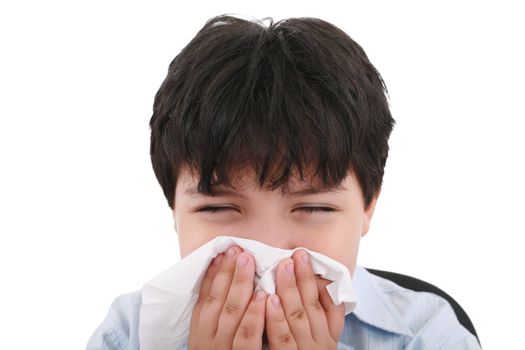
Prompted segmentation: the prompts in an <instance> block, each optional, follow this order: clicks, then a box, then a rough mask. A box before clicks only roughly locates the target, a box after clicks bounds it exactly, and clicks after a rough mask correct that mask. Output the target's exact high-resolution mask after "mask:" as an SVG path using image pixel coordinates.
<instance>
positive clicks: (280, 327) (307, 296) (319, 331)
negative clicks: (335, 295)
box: [265, 250, 345, 349]
mask: <svg viewBox="0 0 525 350" xmlns="http://www.w3.org/2000/svg"><path fill="white" fill-rule="evenodd" d="M276 279H277V283H276V284H277V294H276V295H272V296H270V297H269V298H268V300H267V301H266V324H265V327H266V333H267V336H268V342H269V345H270V349H336V347H337V341H338V340H339V337H340V335H341V332H342V330H343V327H344V310H345V309H344V305H343V304H341V305H337V306H336V305H334V303H333V302H332V298H331V297H330V295H329V294H328V291H327V290H326V288H325V287H326V285H327V284H329V283H330V282H329V281H327V280H323V279H321V278H320V277H317V276H315V275H314V274H313V272H312V268H311V266H310V261H309V258H308V253H307V252H306V251H304V250H300V251H297V252H295V254H294V255H293V256H292V259H284V260H283V261H281V263H280V264H279V266H278V268H277V278H276Z"/></svg>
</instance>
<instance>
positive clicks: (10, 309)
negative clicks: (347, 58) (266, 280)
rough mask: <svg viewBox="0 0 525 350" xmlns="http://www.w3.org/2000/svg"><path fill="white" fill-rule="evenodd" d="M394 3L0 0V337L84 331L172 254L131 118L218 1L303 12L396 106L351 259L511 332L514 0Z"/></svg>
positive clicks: (142, 119)
mask: <svg viewBox="0 0 525 350" xmlns="http://www.w3.org/2000/svg"><path fill="white" fill-rule="evenodd" d="M393 3H394V2H392V1H384V2H376V1H366V2H364V1H363V2H353V1H344V2H329V1H323V2H316V3H315V4H312V5H309V4H307V3H304V2H302V3H292V2H289V3H288V2H284V1H275V2H272V1H261V2H259V4H256V3H253V4H252V3H250V4H248V2H246V1H238V2H234V1H215V2H209V3H205V2H202V1H199V2H197V1H194V2H190V3H188V4H184V5H180V4H177V2H175V1H171V2H153V1H150V2H145V1H144V2H142V3H141V4H138V3H137V2H130V1H127V2H124V1H122V2H111V1H89V2H88V1H86V2H73V1H63V2H58V1H51V2H50V1H32V2H28V1H19V2H16V4H7V3H3V2H2V5H0V36H1V40H0V45H1V49H0V52H1V53H0V99H1V102H0V103H1V104H0V113H1V114H0V118H1V119H0V162H1V163H0V166H1V171H0V179H1V181H0V233H1V240H0V269H1V270H0V273H1V275H0V281H1V282H0V283H1V292H0V293H1V300H2V307H1V309H0V333H2V336H1V342H2V346H1V347H2V348H4V349H44V348H46V349H79V348H83V347H84V346H85V343H86V342H87V340H88V338H89V336H90V335H91V333H92V332H93V331H94V329H95V328H96V327H97V326H98V325H99V324H100V322H102V320H103V318H104V316H105V314H106V312H107V311H108V308H109V306H110V303H111V302H112V300H113V299H114V298H115V297H116V296H118V295H120V294H123V293H128V292H132V291H135V290H137V289H139V288H141V286H142V284H143V283H145V282H146V281H148V280H149V279H151V278H153V277H154V276H156V275H157V274H158V273H160V272H162V271H164V270H165V269H166V268H167V267H169V266H171V265H173V264H174V263H175V262H176V261H177V260H178V259H179V255H178V246H177V235H176V233H175V232H174V228H173V223H172V217H171V212H170V209H169V207H168V206H167V203H166V200H165V198H164V197H163V195H162V191H161V188H160V186H159V185H158V183H157V181H156V179H155V177H154V174H153V171H152V168H151V164H150V160H149V126H148V122H149V119H150V117H151V112H152V104H153V96H154V94H155V92H156V91H157V89H158V87H159V86H160V84H161V82H162V80H163V79H164V77H165V74H166V72H167V68H168V64H169V63H170V62H171V60H172V59H173V58H174V57H175V55H176V54H177V53H178V52H179V51H180V50H181V49H182V48H183V47H184V46H185V45H186V44H187V43H188V42H189V41H190V40H191V38H193V36H194V35H195V34H196V33H197V31H198V30H199V29H200V28H201V27H202V26H203V25H204V23H205V21H206V20H207V19H208V18H210V17H212V16H215V15H219V14H223V13H238V14H241V15H250V16H253V17H256V18H263V17H268V16H270V17H273V19H274V20H275V21H277V20H279V19H283V18H287V17H298V16H312V17H319V18H322V19H324V20H327V21H329V22H332V23H333V24H335V25H337V26H339V27H340V28H341V29H343V30H344V31H346V32H347V33H348V34H349V35H350V36H352V37H353V38H354V39H355V40H356V41H357V42H358V43H359V44H360V45H362V47H363V48H364V49H365V51H366V52H367V54H368V56H369V58H370V60H371V61H372V63H373V64H374V65H375V66H376V68H377V69H378V70H379V71H380V73H381V74H382V76H383V78H384V80H385V81H386V84H387V87H388V89H389V92H390V98H391V108H392V112H393V115H394V117H395V119H396V120H397V126H396V128H395V130H394V132H393V134H392V137H391V151H390V157H389V160H388V163H387V167H386V175H385V179H384V187H383V191H382V194H381V198H380V201H379V203H378V207H377V210H376V213H375V218H374V221H373V223H372V227H371V231H370V232H369V234H368V236H366V237H365V238H364V239H363V240H362V242H361V251H360V258H359V259H360V263H361V264H362V265H365V266H368V267H374V268H382V269H387V270H391V271H397V272H401V273H406V274H409V275H413V276H416V277H419V278H423V279H425V280H427V281H429V282H431V283H434V284H436V285H437V286H439V287H441V288H442V289H444V290H445V291H447V292H448V293H449V294H451V295H452V296H453V297H454V298H455V299H456V300H457V301H458V302H459V303H460V304H461V305H462V306H463V307H464V309H465V310H466V311H467V312H468V314H469V315H470V317H471V319H472V321H473V322H474V325H475V326H476V328H477V331H478V333H479V336H480V338H481V341H482V343H483V345H484V348H485V349H514V348H518V347H520V346H522V341H520V339H522V337H521V336H520V334H521V327H522V325H523V321H522V320H523V317H522V314H523V313H524V312H525V303H524V301H523V299H524V296H523V293H522V290H523V289H521V288H520V287H519V285H523V284H521V279H522V276H523V273H522V272H521V267H523V266H525V264H524V263H525V260H524V257H523V256H524V255H525V253H524V252H523V248H524V244H523V242H524V239H523V236H524V234H525V225H524V224H523V216H524V213H523V209H524V205H523V198H524V196H525V191H524V185H523V179H525V174H524V170H523V169H524V168H523V158H524V157H523V155H522V153H523V150H524V149H525V142H524V137H523V130H522V128H523V127H524V123H523V118H524V117H525V115H524V105H523V102H524V96H523V95H524V88H523V82H524V79H525V74H524V73H525V71H524V68H523V62H525V51H524V47H523V34H522V33H524V32H525V26H524V24H523V14H524V13H523V11H522V10H520V8H519V7H518V5H516V4H517V3H518V2H517V1H516V2H515V3H511V2H510V1H509V2H505V1H498V2H496V1H492V2H481V1H477V2H468V3H466V2H460V1H455V2H443V1H440V2H437V1H436V2H433V3H430V2H422V1H413V2H400V1H396V2H395V4H393ZM520 22H521V23H520ZM520 276H521V277H520ZM519 344H521V345H519Z"/></svg>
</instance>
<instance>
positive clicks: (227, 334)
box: [216, 253, 255, 347]
mask: <svg viewBox="0 0 525 350" xmlns="http://www.w3.org/2000/svg"><path fill="white" fill-rule="evenodd" d="M254 275H255V262H254V260H253V257H252V256H251V255H250V254H248V253H241V254H239V255H238V256H237V261H236V267H235V273H234V274H233V279H232V283H231V285H230V289H229V291H228V296H227V297H226V301H225V302H224V305H223V307H222V310H221V314H220V316H219V325H218V328H217V334H216V336H217V337H218V338H220V339H229V340H230V343H229V344H225V346H227V347H230V346H231V340H232V339H233V337H234V336H235V332H236V331H237V328H238V327H239V324H240V323H241V320H242V317H243V315H244V312H245V310H246V307H247V306H248V304H249V303H250V299H251V297H252V293H253V277H254Z"/></svg>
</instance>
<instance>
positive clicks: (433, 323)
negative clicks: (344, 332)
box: [346, 266, 479, 349]
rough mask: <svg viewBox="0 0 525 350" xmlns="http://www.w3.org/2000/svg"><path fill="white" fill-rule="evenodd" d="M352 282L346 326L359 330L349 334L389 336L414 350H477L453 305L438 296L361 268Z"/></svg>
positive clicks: (474, 339) (471, 336)
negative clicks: (351, 302)
mask: <svg viewBox="0 0 525 350" xmlns="http://www.w3.org/2000/svg"><path fill="white" fill-rule="evenodd" d="M352 280H353V284H354V290H355V293H356V295H357V300H358V302H357V306H356V308H355V310H354V311H353V313H352V314H351V315H352V316H351V317H350V318H347V320H346V324H347V326H348V327H351V328H353V329H361V332H349V333H353V334H354V336H355V333H362V334H363V335H364V336H365V337H369V336H370V334H371V333H377V334H382V336H383V337H385V336H387V334H389V335H390V336H391V337H392V338H397V339H399V341H400V342H404V343H405V344H406V345H405V346H406V347H407V348H412V347H411V346H415V348H417V345H416V344H420V345H421V344H425V346H427V345H429V348H432V349H433V348H440V347H443V348H447V349H448V348H450V349H453V348H456V347H457V348H464V349H478V348H479V346H478V342H477V339H476V338H475V337H474V335H472V334H471V333H470V332H469V331H468V330H467V329H465V328H464V327H463V326H462V325H461V324H460V323H459V321H458V319H457V317H456V314H455V312H454V310H453V308H452V306H451V305H450V303H449V302H448V301H447V300H445V299H444V298H442V297H441V296H439V295H437V294H434V293H429V292H420V291H414V290H411V289H407V288H404V287H402V286H400V285H398V284H396V283H394V282H392V281H390V280H388V279H386V278H383V277H380V276H377V275H374V274H372V273H370V272H369V271H367V270H366V269H365V268H364V267H362V266H357V267H356V269H355V272H354V275H353V278H352ZM401 339H402V340H401ZM465 344H466V345H465ZM409 345H410V346H409ZM403 348H404V347H403Z"/></svg>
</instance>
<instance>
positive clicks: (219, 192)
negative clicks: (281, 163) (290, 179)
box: [184, 185, 348, 197]
mask: <svg viewBox="0 0 525 350" xmlns="http://www.w3.org/2000/svg"><path fill="white" fill-rule="evenodd" d="M343 191H348V189H347V188H346V187H344V186H342V185H338V186H335V187H328V188H323V187H307V188H303V189H300V190H296V191H284V192H282V195H283V196H289V197H300V196H308V195H315V194H323V193H326V194H331V193H332V194H336V193H339V192H343ZM184 193H185V194H187V195H188V196H190V197H195V196H204V195H206V194H203V193H201V192H199V191H198V190H197V188H189V189H186V190H185V191H184ZM212 196H233V197H244V196H243V195H242V194H241V193H240V192H238V191H234V190H229V189H227V188H217V189H215V190H213V195H212Z"/></svg>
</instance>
